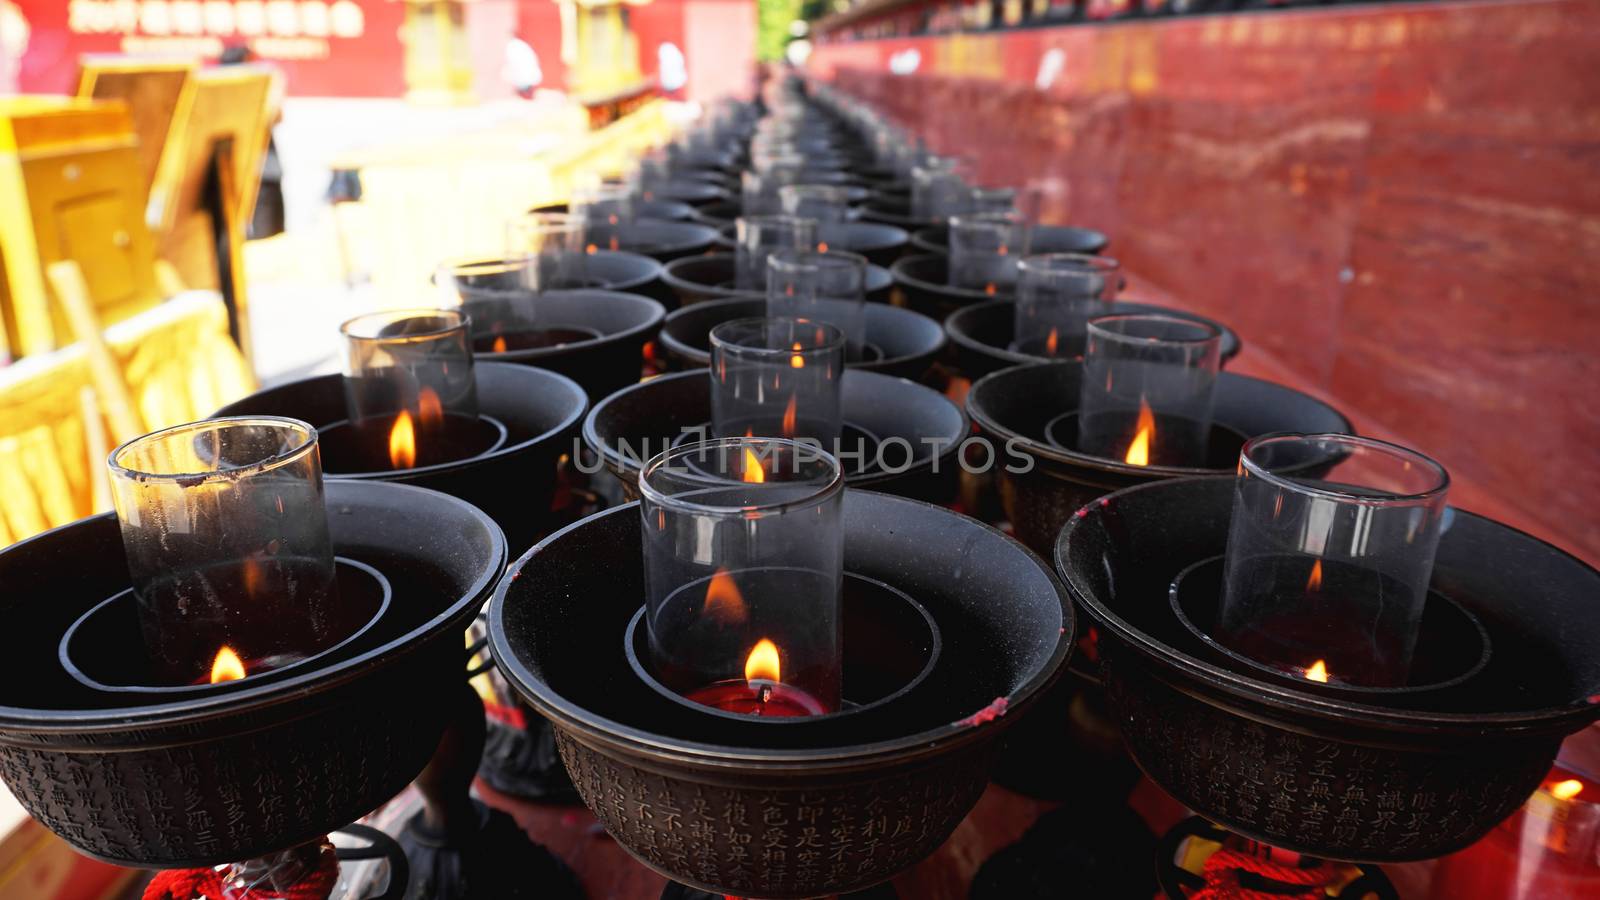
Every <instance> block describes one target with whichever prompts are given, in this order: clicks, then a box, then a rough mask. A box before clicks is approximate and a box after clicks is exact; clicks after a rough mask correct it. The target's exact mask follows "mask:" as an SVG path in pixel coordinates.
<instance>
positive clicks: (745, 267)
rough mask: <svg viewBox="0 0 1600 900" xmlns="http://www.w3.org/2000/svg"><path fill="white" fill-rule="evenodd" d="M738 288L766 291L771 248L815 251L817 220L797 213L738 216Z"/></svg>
mask: <svg viewBox="0 0 1600 900" xmlns="http://www.w3.org/2000/svg"><path fill="white" fill-rule="evenodd" d="M734 237H735V241H736V246H735V250H734V252H735V260H734V266H735V272H736V274H737V278H738V281H737V287H738V288H739V290H744V291H760V290H765V289H766V286H767V257H768V256H771V255H772V251H774V250H815V249H816V247H817V222H816V220H815V219H802V218H799V217H796V216H741V217H740V218H739V219H737V220H736V221H735V223H734Z"/></svg>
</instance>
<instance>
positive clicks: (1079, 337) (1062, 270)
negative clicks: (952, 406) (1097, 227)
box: [1011, 253, 1122, 359]
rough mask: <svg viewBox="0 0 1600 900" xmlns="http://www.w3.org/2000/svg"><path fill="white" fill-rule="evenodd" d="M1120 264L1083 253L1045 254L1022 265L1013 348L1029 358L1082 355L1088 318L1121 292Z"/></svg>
mask: <svg viewBox="0 0 1600 900" xmlns="http://www.w3.org/2000/svg"><path fill="white" fill-rule="evenodd" d="M1118 269H1119V265H1118V263H1117V261H1116V260H1114V259H1110V258H1108V257H1104V256H1089V255H1086V254H1082V253H1041V254H1037V255H1035V256H1029V257H1026V258H1024V259H1022V260H1021V261H1019V262H1018V263H1017V302H1016V309H1015V336H1014V338H1013V340H1012V343H1011V349H1013V350H1015V351H1017V352H1018V353H1026V354H1028V355H1030V356H1045V357H1052V358H1067V359H1071V358H1076V357H1079V356H1081V355H1083V349H1084V344H1085V342H1086V340H1087V337H1088V329H1089V320H1090V319H1094V318H1098V317H1100V316H1103V315H1105V314H1106V313H1107V312H1109V311H1110V307H1111V303H1112V301H1113V300H1114V299H1115V298H1116V296H1117V292H1118V291H1119V290H1121V288H1122V276H1121V274H1120V273H1119V272H1118Z"/></svg>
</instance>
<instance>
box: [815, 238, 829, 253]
mask: <svg viewBox="0 0 1600 900" xmlns="http://www.w3.org/2000/svg"><path fill="white" fill-rule="evenodd" d="M817 252H818V253H827V252H828V242H827V241H820V242H818V244H817Z"/></svg>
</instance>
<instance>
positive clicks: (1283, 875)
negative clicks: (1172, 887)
mask: <svg viewBox="0 0 1600 900" xmlns="http://www.w3.org/2000/svg"><path fill="white" fill-rule="evenodd" d="M1241 872H1252V873H1254V874H1256V875H1260V876H1261V877H1262V878H1264V879H1266V880H1267V881H1270V882H1274V883H1276V884H1281V885H1283V886H1284V887H1283V889H1282V890H1267V891H1263V890H1251V889H1249V888H1246V887H1245V886H1244V885H1243V884H1241V883H1240V882H1239V873H1241ZM1201 874H1202V875H1204V876H1205V879H1206V884H1205V887H1202V888H1201V889H1200V890H1198V891H1195V892H1194V893H1193V894H1190V895H1189V900H1324V898H1326V896H1327V890H1328V886H1329V885H1330V884H1332V883H1333V880H1334V879H1335V878H1336V877H1338V869H1337V868H1335V867H1334V866H1330V865H1327V864H1326V863H1323V864H1320V865H1317V866H1312V867H1310V868H1301V867H1300V866H1290V865H1284V864H1283V863H1275V862H1273V861H1271V860H1269V859H1262V858H1261V857H1259V856H1252V855H1250V854H1248V853H1241V852H1239V851H1237V850H1229V849H1226V848H1223V849H1221V850H1218V851H1217V852H1215V853H1213V854H1211V856H1210V857H1208V858H1207V859H1206V864H1205V867H1204V869H1203V870H1202V872H1201ZM147 900H148V898H147Z"/></svg>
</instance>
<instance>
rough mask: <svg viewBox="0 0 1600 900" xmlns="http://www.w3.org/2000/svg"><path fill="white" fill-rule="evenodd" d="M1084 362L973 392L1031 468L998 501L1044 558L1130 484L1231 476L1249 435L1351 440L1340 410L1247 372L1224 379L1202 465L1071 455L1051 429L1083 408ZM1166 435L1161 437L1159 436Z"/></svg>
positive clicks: (981, 421) (988, 428) (1008, 374)
mask: <svg viewBox="0 0 1600 900" xmlns="http://www.w3.org/2000/svg"><path fill="white" fill-rule="evenodd" d="M1082 375H1083V366H1082V364H1080V363H1076V362H1055V363H1040V364H1035V365H1027V366H1017V367H1015V368H1011V369H1003V370H1001V371H999V372H995V373H993V374H991V375H987V376H985V377H983V378H980V379H979V380H978V381H977V383H975V384H974V385H973V386H972V390H971V391H970V392H968V394H967V412H968V414H969V415H971V416H972V421H973V422H974V423H975V424H976V425H977V426H978V428H979V429H981V430H982V431H983V432H984V433H985V434H986V435H988V437H989V440H990V441H991V442H993V443H994V444H995V445H996V446H1000V445H1005V446H1006V447H1007V448H1010V449H1011V450H1013V451H1014V454H1013V456H1012V457H1011V458H1014V459H1015V460H1016V465H1015V466H1013V468H1021V467H1022V466H1023V465H1024V462H1023V461H1024V460H1026V461H1027V462H1031V464H1032V468H1031V470H1029V471H1027V472H1012V471H1010V470H1009V468H1001V469H1000V499H1001V503H1002V504H1003V505H1004V507H1005V511H1006V515H1007V516H1008V517H1009V518H1010V520H1011V525H1012V527H1013V528H1015V529H1016V535H1017V538H1018V539H1019V540H1021V541H1022V542H1023V543H1024V544H1027V545H1028V546H1030V547H1032V548H1034V550H1036V551H1037V552H1039V553H1041V554H1046V553H1049V552H1050V548H1051V547H1053V546H1055V540H1056V535H1057V533H1058V532H1060V530H1061V526H1062V525H1063V524H1065V523H1066V521H1067V519H1068V518H1069V517H1071V515H1072V514H1073V513H1074V512H1075V511H1077V509H1078V508H1079V507H1081V506H1083V505H1084V504H1086V503H1088V502H1089V501H1091V500H1094V499H1096V498H1098V497H1100V496H1102V495H1104V494H1108V493H1110V492H1112V491H1115V490H1119V489H1121V488H1125V487H1128V486H1130V485H1135V484H1140V483H1143V482H1147V481H1159V480H1163V479H1169V478H1182V477H1185V476H1192V475H1214V474H1218V473H1221V472H1232V471H1233V470H1234V469H1235V468H1236V467H1237V465H1238V460H1239V449H1240V446H1241V445H1242V444H1243V442H1244V440H1245V439H1248V438H1251V437H1255V436H1256V435H1261V434H1269V433H1272V432H1275V431H1295V432H1301V433H1304V434H1323V433H1333V434H1350V433H1352V429H1351V427H1350V422H1349V420H1347V419H1346V418H1345V417H1344V416H1343V415H1341V414H1340V413H1339V411H1338V410H1336V409H1334V408H1333V407H1331V406H1329V405H1327V404H1326V403H1323V402H1322V401H1321V400H1318V399H1316V398H1315V397H1312V396H1310V395H1308V394H1302V393H1300V392H1299V391H1296V390H1294V389H1292V388H1287V387H1283V386H1282V385H1277V384H1273V383H1272V382H1269V381H1261V380H1260V379H1256V378H1249V377H1246V376H1244V375H1233V374H1230V373H1228V372H1223V373H1221V374H1219V375H1218V376H1217V387H1216V393H1215V395H1214V397H1215V399H1214V405H1213V410H1212V420H1213V422H1214V423H1215V425H1216V426H1218V427H1216V428H1214V429H1213V431H1212V440H1211V445H1210V448H1209V449H1210V454H1211V459H1209V460H1208V463H1209V465H1207V466H1204V467H1192V468H1191V467H1178V466H1136V465H1132V464H1130V463H1126V462H1123V461H1121V460H1113V459H1102V458H1100V457H1096V456H1089V455H1087V454H1084V453H1079V452H1078V451H1076V450H1068V449H1064V448H1062V447H1059V446H1057V445H1055V444H1054V443H1052V442H1050V441H1049V440H1048V439H1047V438H1046V436H1045V428H1046V426H1047V425H1049V424H1050V422H1051V421H1052V420H1054V419H1056V418H1057V417H1058V416H1060V415H1061V414H1063V413H1067V412H1071V411H1073V410H1076V409H1077V407H1078V393H1079V390H1080V386H1081V383H1082ZM1160 439H1161V436H1160V432H1159V431H1157V433H1156V440H1157V441H1159V440H1160Z"/></svg>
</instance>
